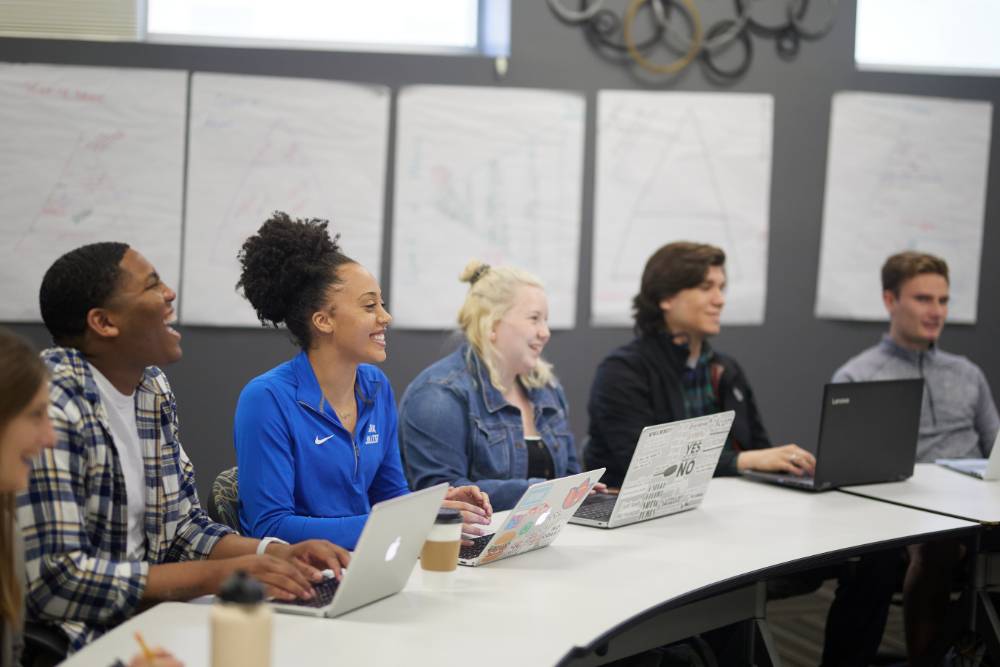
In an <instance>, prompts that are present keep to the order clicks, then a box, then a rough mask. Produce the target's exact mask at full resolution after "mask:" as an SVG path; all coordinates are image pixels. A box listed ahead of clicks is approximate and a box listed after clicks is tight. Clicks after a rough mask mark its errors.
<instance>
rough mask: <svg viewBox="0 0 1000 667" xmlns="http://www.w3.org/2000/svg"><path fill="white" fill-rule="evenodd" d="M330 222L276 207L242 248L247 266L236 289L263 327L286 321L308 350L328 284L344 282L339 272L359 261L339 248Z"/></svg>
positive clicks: (297, 340)
mask: <svg viewBox="0 0 1000 667" xmlns="http://www.w3.org/2000/svg"><path fill="white" fill-rule="evenodd" d="M328 224H329V222H328V221H327V220H320V219H318V218H310V219H292V218H291V217H289V215H288V214H287V213H283V212H281V211H275V212H274V215H272V216H271V217H270V218H268V220H267V222H265V223H264V224H263V225H261V227H260V229H258V230H257V233H256V234H254V235H253V236H251V237H250V238H248V239H247V240H246V242H245V243H244V244H243V247H242V248H241V249H240V252H239V261H240V266H242V267H243V269H242V271H241V272H240V280H239V282H237V283H236V289H237V290H239V289H242V290H243V296H244V297H245V298H246V299H247V301H249V302H250V305H252V306H253V308H254V310H255V311H257V318H258V319H259V320H260V323H261V324H262V325H264V326H273V327H275V328H277V327H278V326H279V325H281V324H284V325H285V327H287V328H288V331H289V332H291V334H292V336H293V337H294V339H295V342H296V343H298V345H299V347H301V348H302V349H304V350H307V349H309V345H310V343H311V342H312V329H311V328H310V319H311V318H312V314H313V313H314V312H316V311H317V310H319V308H320V307H321V305H322V304H323V302H324V301H325V299H326V290H327V288H328V287H330V285H337V284H339V283H341V282H342V281H341V279H340V278H339V277H338V275H337V270H338V269H339V268H340V267H341V266H343V265H345V264H354V263H355V262H354V260H353V259H351V258H350V257H348V256H347V255H345V254H344V253H342V252H341V251H340V246H338V245H337V240H338V239H339V238H340V235H339V234H338V235H336V236H335V237H334V238H332V239H331V238H330V234H329V233H328V232H327V230H326V227H327V225H328Z"/></svg>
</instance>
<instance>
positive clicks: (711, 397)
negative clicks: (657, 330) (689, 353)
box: [671, 343, 719, 419]
mask: <svg viewBox="0 0 1000 667" xmlns="http://www.w3.org/2000/svg"><path fill="white" fill-rule="evenodd" d="M671 344H673V343H671ZM683 348H684V349H685V351H686V350H687V345H684V346H683ZM685 354H686V352H685ZM714 358H715V353H714V352H713V351H712V348H710V347H708V344H707V343H706V344H705V345H704V348H703V350H702V353H701V355H700V356H699V357H698V362H697V363H696V364H695V365H694V368H691V367H690V366H685V367H684V370H683V372H682V373H681V386H682V387H683V389H684V392H683V394H682V397H683V399H684V418H685V419H690V418H692V417H702V416H704V415H709V414H715V413H716V412H718V411H719V400H718V397H717V395H716V394H717V392H716V388H715V386H713V385H714V384H717V382H716V383H713V382H712V379H713V378H712V373H713V371H714V369H715V368H714V367H715V365H714V364H712V360H713V359H714Z"/></svg>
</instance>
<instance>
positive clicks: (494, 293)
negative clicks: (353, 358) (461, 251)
mask: <svg viewBox="0 0 1000 667" xmlns="http://www.w3.org/2000/svg"><path fill="white" fill-rule="evenodd" d="M460 280H462V281H463V282H467V283H469V292H468V294H467V296H466V298H465V303H464V304H463V305H462V308H461V310H460V311H459V313H458V324H459V328H460V330H461V332H462V334H463V335H464V337H465V343H464V344H463V345H462V346H461V347H459V348H458V349H457V350H455V351H454V352H452V353H451V354H449V355H448V356H447V357H445V358H444V359H441V360H439V361H437V362H435V363H434V364H432V365H431V366H430V367H428V368H426V369H424V370H423V371H422V372H421V373H420V374H419V375H418V376H417V377H416V379H415V380H414V381H413V382H412V383H411V384H410V386H409V387H407V389H406V393H405V394H404V395H403V400H402V402H401V403H400V425H399V439H400V447H401V448H402V452H403V459H404V462H405V466H406V473H407V476H408V477H409V480H410V484H411V486H413V487H414V488H416V489H421V488H425V487H428V486H432V485H434V484H438V483H440V482H448V483H450V484H452V485H456V486H459V485H465V484H476V485H477V486H479V488H481V489H482V490H483V491H486V492H487V493H489V495H490V502H491V503H492V504H493V508H494V509H495V510H505V509H510V508H511V507H513V506H514V504H515V503H516V502H517V500H518V499H519V498H520V497H521V495H522V494H523V493H524V491H525V490H526V489H527V488H528V486H529V485H531V484H533V483H535V482H538V481H541V480H543V479H553V478H556V477H563V476H565V475H570V474H573V473H576V472H579V471H580V465H579V463H578V462H577V457H576V448H575V446H574V443H573V434H572V432H571V431H570V428H569V420H568V414H567V405H566V396H565V394H564V393H563V390H562V387H561V386H559V382H558V381H557V380H556V378H555V376H554V375H553V374H552V366H551V365H550V364H549V363H547V362H546V361H544V360H543V359H542V350H543V349H544V348H545V345H546V344H547V343H548V342H549V337H550V336H551V333H550V331H549V326H548V316H549V307H548V301H547V299H546V297H545V290H544V289H543V288H542V284H541V282H540V281H539V280H538V278H536V277H535V276H533V275H531V274H530V273H528V272H526V271H523V270H521V269H517V268H514V267H507V266H500V267H491V266H489V265H487V264H484V263H482V262H479V261H475V260H474V261H472V262H470V263H469V264H468V266H466V268H465V270H464V271H463V272H462V275H461V277H460Z"/></svg>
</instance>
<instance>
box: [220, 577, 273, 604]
mask: <svg viewBox="0 0 1000 667" xmlns="http://www.w3.org/2000/svg"><path fill="white" fill-rule="evenodd" d="M219 599H220V600H222V601H223V602H232V603H234V604H258V603H260V602H263V601H264V587H263V586H261V584H260V582H259V581H257V580H256V579H254V578H253V577H251V576H250V575H249V574H247V573H246V572H244V571H243V570H236V572H234V573H233V574H232V575H231V576H230V577H229V578H228V579H226V580H225V581H224V582H223V584H222V588H221V589H219Z"/></svg>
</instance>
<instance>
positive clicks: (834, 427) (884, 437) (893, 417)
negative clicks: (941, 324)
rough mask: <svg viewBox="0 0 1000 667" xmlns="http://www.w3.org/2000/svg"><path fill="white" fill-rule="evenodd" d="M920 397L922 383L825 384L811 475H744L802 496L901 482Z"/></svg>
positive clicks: (913, 447) (908, 471)
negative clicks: (812, 473) (799, 493)
mask: <svg viewBox="0 0 1000 667" xmlns="http://www.w3.org/2000/svg"><path fill="white" fill-rule="evenodd" d="M923 394H924V381H923V380H920V379H912V380H880V381H875V382H844V383H836V384H827V385H826V386H825V387H824V388H823V409H822V412H821V414H820V420H819V440H818V442H817V443H816V473H815V475H814V476H813V477H799V476H798V475H793V474H790V473H772V472H758V471H756V470H747V471H745V472H744V473H743V476H744V477H747V478H749V479H754V480H757V481H760V482H770V483H773V484H780V485H782V486H791V487H794V488H797V489H803V490H805V491H826V490H828V489H836V488H839V487H841V486H851V485H854V484H874V483H878V482H898V481H900V480H904V479H906V478H908V477H910V476H911V475H913V464H914V463H915V462H916V458H917V435H918V431H919V430H920V406H921V402H922V401H923Z"/></svg>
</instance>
